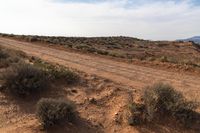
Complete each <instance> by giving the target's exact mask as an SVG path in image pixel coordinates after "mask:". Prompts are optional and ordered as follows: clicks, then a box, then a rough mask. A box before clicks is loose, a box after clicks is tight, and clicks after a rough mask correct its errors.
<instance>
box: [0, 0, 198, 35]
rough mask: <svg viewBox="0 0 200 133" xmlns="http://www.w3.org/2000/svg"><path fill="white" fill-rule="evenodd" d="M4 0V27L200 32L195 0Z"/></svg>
mask: <svg viewBox="0 0 200 133" xmlns="http://www.w3.org/2000/svg"><path fill="white" fill-rule="evenodd" d="M80 1H81V0H77V1H76V0H73V1H69V0H64V1H63V0H28V1H27V0H6V1H5V0H0V18H1V20H0V32H9V33H18V34H42V35H65V36H113V35H124V36H135V37H140V38H146V39H177V38H185V37H188V36H193V35H199V34H200V27H199V22H200V15H199V14H200V6H199V4H197V3H196V2H195V1H194V0H166V1H164V2H163V1H161V0H148V1H147V0H140V1H139V2H138V0H120V1H119V0H96V1H95V2H94V0H93V1H91V0H86V1H84V0H82V1H81V2H80Z"/></svg>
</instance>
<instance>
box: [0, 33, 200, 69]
mask: <svg viewBox="0 0 200 133" xmlns="http://www.w3.org/2000/svg"><path fill="white" fill-rule="evenodd" d="M0 36H3V37H9V38H14V39H18V40H24V41H27V42H41V43H48V44H49V45H51V46H53V45H60V46H63V48H68V49H69V48H70V49H74V50H78V51H82V52H87V53H94V54H99V55H106V56H110V57H115V58H120V59H124V60H130V59H131V60H135V59H136V60H140V61H151V62H155V63H156V62H157V61H160V62H163V63H169V64H176V65H177V67H179V66H184V67H185V70H188V67H187V66H191V67H192V68H195V69H199V68H200V65H199V64H200V58H199V56H198V55H199V53H198V51H197V50H199V45H198V46H197V45H194V43H193V42H189V43H190V44H188V43H186V42H181V41H177V42H170V41H149V40H142V39H137V38H132V37H123V36H118V37H88V38H87V37H54V36H52V37H50V36H34V35H13V34H0ZM197 47H198V48H197ZM147 49H148V50H147ZM189 49H190V50H189ZM192 49H193V51H191V50H192ZM194 49H196V50H194ZM146 50H147V51H146ZM160 51H162V52H160ZM181 51H185V52H181ZM185 60H188V61H190V63H185Z"/></svg>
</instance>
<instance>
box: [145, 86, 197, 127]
mask: <svg viewBox="0 0 200 133" xmlns="http://www.w3.org/2000/svg"><path fill="white" fill-rule="evenodd" d="M143 99H144V104H145V107H146V119H147V120H148V121H152V120H155V119H159V118H162V117H163V116H172V117H174V118H175V119H176V120H177V121H178V122H181V124H183V125H185V126H188V124H189V123H192V122H194V121H193V120H195V119H194V116H193V113H192V112H194V110H195V109H196V108H197V104H196V103H195V102H188V101H187V100H186V99H185V98H184V97H183V95H182V94H181V93H179V92H177V91H176V90H175V89H174V88H173V87H172V86H170V85H168V84H163V83H158V84H155V85H153V86H151V87H147V88H146V90H145V92H144V95H143ZM161 116H162V117H161ZM180 116H181V117H180Z"/></svg>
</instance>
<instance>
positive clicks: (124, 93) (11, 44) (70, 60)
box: [0, 37, 200, 133]
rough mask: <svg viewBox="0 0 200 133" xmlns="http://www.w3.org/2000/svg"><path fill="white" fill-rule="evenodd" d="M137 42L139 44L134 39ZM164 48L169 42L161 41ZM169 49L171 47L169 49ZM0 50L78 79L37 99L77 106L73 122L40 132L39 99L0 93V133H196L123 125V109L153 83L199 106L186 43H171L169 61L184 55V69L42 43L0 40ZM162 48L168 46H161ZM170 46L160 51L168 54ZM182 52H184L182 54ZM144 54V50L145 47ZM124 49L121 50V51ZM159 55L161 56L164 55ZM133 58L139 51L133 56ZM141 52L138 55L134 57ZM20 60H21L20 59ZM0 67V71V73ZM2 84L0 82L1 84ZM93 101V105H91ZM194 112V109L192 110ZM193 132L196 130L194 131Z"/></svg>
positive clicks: (191, 51)
mask: <svg viewBox="0 0 200 133" xmlns="http://www.w3.org/2000/svg"><path fill="white" fill-rule="evenodd" d="M138 41H139V40H138ZM167 43H170V42H167ZM169 45H171V44H169ZM0 46H1V47H2V48H4V49H7V50H8V51H12V50H17V51H21V52H24V54H25V55H26V56H27V57H24V59H23V60H25V61H26V62H28V63H34V61H33V60H32V58H39V59H41V60H42V61H44V62H47V63H50V64H52V65H61V66H64V67H66V68H70V69H72V70H73V71H75V72H77V73H78V74H79V75H80V76H81V81H80V82H79V83H78V84H76V85H67V84H65V83H63V82H59V81H58V82H55V83H53V84H52V85H51V88H50V89H49V91H48V92H46V93H44V94H42V96H40V97H51V98H66V99H70V100H71V101H74V102H75V103H76V105H77V109H76V110H77V112H78V118H77V121H76V123H75V124H71V123H67V124H65V125H62V126H57V127H54V128H52V129H50V130H43V129H42V128H41V125H40V123H39V122H38V120H37V118H36V116H35V108H36V103H37V101H38V99H39V97H31V98H28V99H27V100H21V99H17V100H16V99H15V98H13V97H12V96H7V95H6V94H4V93H0V99H1V100H0V101H1V103H0V132H2V133H4V132H5V133H13V132H20V133H38V132H41V133H42V132H48V133H51V132H53V133H64V132H70V133H90V132H91V133H172V132H173V133H190V132H191V133H192V132H194V133H198V132H200V130H199V128H195V129H184V128H182V127H179V126H178V125H176V124H174V123H173V122H168V120H163V121H162V122H159V123H156V124H149V125H144V126H136V127H133V126H129V125H128V123H127V120H126V119H127V118H126V117H127V115H126V114H127V105H128V104H129V103H131V102H133V101H140V100H141V99H140V95H141V93H142V92H143V91H144V88H145V87H146V86H149V85H152V84H154V83H157V82H163V83H168V84H170V85H172V86H173V87H174V88H175V89H176V90H177V91H179V92H181V93H183V95H184V96H185V97H186V98H187V99H188V100H194V101H197V102H200V90H199V89H200V77H199V74H200V69H199V66H198V63H199V62H198V61H199V58H200V56H199V51H198V49H197V48H196V47H195V46H192V44H190V43H183V44H182V45H181V43H175V44H174V43H173V47H179V48H180V49H181V50H180V49H179V50H180V51H178V52H177V53H176V52H174V51H172V52H171V53H172V55H174V56H173V57H177V60H179V61H181V59H182V56H181V55H184V56H185V55H187V54H188V55H190V57H194V60H192V59H190V57H188V58H184V57H183V58H184V59H186V60H187V61H188V60H191V63H190V64H189V63H188V62H187V63H186V64H180V62H179V63H177V64H176V63H172V62H170V61H167V62H165V61H164V62H163V60H165V58H161V59H162V60H159V61H153V62H152V61H150V60H149V58H148V59H147V58H146V57H145V58H146V59H145V60H144V61H141V60H134V59H133V60H131V61H130V60H126V59H121V58H118V57H110V56H107V55H98V54H93V53H86V52H81V51H76V50H71V49H69V48H66V49H64V48H63V47H62V46H52V45H47V43H44V44H42V43H36V42H26V41H23V40H19V39H13V38H8V37H7V38H5V37H0ZM167 47H168V44H167ZM173 47H170V48H168V50H165V51H167V52H170V50H172V48H173ZM187 47H188V49H187ZM147 49H148V48H147ZM152 49H154V50H155V51H157V55H159V56H152V57H155V58H156V59H157V58H158V57H159V58H160V57H165V56H163V55H160V53H162V52H158V51H159V50H160V51H162V50H163V49H162V47H161V48H160V49H157V48H151V50H150V51H151V52H152V53H153V54H155V53H156V52H155V51H152ZM124 51H126V50H124V49H123V50H122V52H124ZM167 52H166V53H164V55H167V54H168V53H167ZM138 53H139V52H138ZM140 54H142V53H139V54H138V55H137V56H139V55H140ZM20 58H21V57H20ZM4 69H5V68H2V69H0V70H1V72H3V71H4ZM1 82H3V81H1ZM1 82H0V83H1ZM94 101H95V102H94ZM196 111H197V112H200V108H198V109H197V110H196ZM197 127H198V126H197Z"/></svg>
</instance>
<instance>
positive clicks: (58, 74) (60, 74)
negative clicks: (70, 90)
mask: <svg viewBox="0 0 200 133" xmlns="http://www.w3.org/2000/svg"><path fill="white" fill-rule="evenodd" d="M34 65H35V66H36V67H39V68H41V69H43V70H44V71H46V72H47V73H48V74H49V76H50V78H51V80H64V81H65V82H66V83H68V84H74V83H77V82H78V81H79V79H80V77H79V75H78V74H76V73H75V72H73V71H71V70H69V69H66V68H64V67H61V66H53V65H50V64H48V63H45V62H42V61H41V60H39V59H38V60H36V61H35V64H34Z"/></svg>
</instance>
